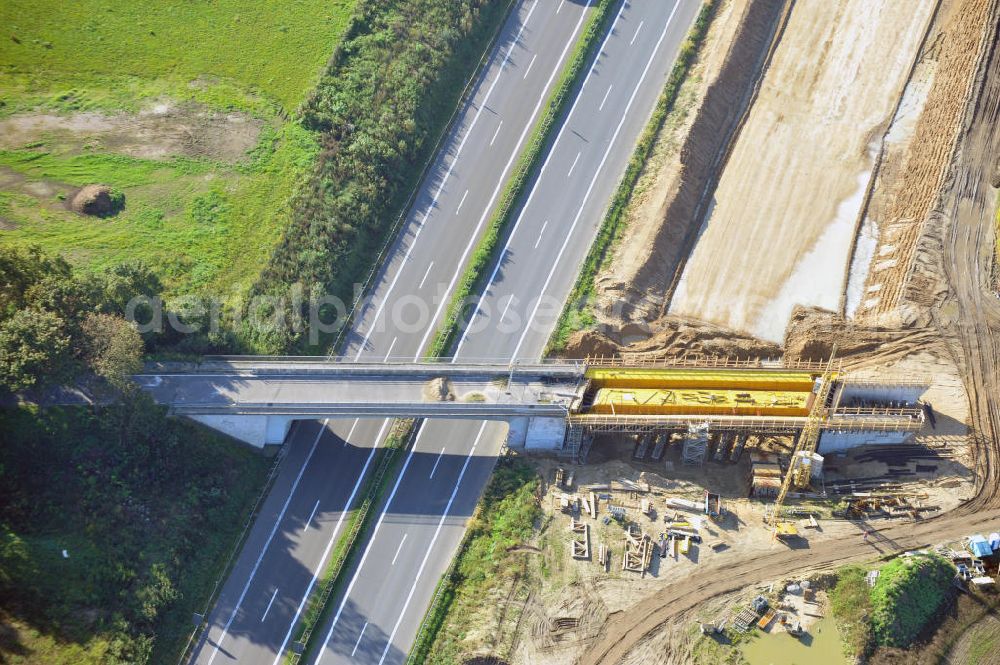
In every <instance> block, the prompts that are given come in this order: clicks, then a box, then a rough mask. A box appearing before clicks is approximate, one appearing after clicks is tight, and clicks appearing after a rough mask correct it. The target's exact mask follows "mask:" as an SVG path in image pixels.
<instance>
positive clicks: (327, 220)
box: [246, 0, 510, 351]
mask: <svg viewBox="0 0 1000 665" xmlns="http://www.w3.org/2000/svg"><path fill="white" fill-rule="evenodd" d="M509 6H510V0H385V1H383V2H372V3H367V4H365V5H362V6H361V7H359V15H358V17H357V18H356V20H355V22H354V23H353V25H352V27H351V29H350V30H349V31H348V33H347V35H346V36H345V39H344V42H343V44H342V47H341V48H340V49H339V50H338V51H337V54H336V56H335V57H334V58H333V60H332V61H331V63H330V65H329V67H328V68H327V71H326V73H325V74H324V75H323V77H322V79H321V81H320V83H319V86H318V87H317V88H316V90H315V91H314V93H313V94H312V96H311V98H310V99H309V101H308V103H307V104H306V105H305V108H304V112H303V124H304V125H305V126H306V127H307V128H309V129H310V130H313V131H315V132H318V133H319V136H320V137H321V144H322V147H321V150H320V153H319V156H318V158H317V164H316V168H315V170H314V172H313V174H312V176H311V177H310V178H309V181H308V184H307V185H306V186H305V187H303V189H302V190H301V191H300V193H299V194H298V196H297V197H296V198H295V202H294V207H293V214H292V221H291V225H290V226H289V228H288V230H287V232H286V233H285V236H284V238H283V239H282V240H281V242H280V244H279V245H278V247H277V249H276V251H275V252H274V255H273V256H272V258H271V260H270V262H269V264H268V265H267V267H266V268H265V269H264V271H263V273H262V274H261V277H260V279H259V280H258V281H257V283H256V285H255V286H254V288H253V293H254V294H274V295H278V296H287V293H288V287H289V285H291V284H293V283H302V284H306V285H308V288H310V289H311V288H313V287H319V288H325V289H326V290H327V292H329V293H332V294H333V295H336V296H338V297H340V298H341V299H342V300H343V301H344V302H347V303H349V302H352V300H353V295H354V284H355V283H356V282H363V281H364V280H365V278H366V276H367V274H368V272H369V271H370V269H371V266H372V264H373V262H374V261H375V260H376V257H377V256H378V254H379V251H380V250H381V248H382V247H383V245H384V243H385V241H386V239H387V237H388V236H389V235H390V234H391V233H392V232H393V231H394V229H395V222H396V220H397V219H398V217H399V214H400V213H401V212H402V210H403V208H404V206H405V205H406V203H407V201H408V198H409V194H410V192H411V191H412V189H413V187H414V186H415V185H416V184H417V181H418V179H419V176H420V175H421V172H422V167H423V165H424V164H425V162H426V161H427V159H428V158H429V157H430V156H431V151H432V149H433V147H434V144H435V142H436V140H437V138H438V136H440V134H441V132H442V131H443V130H444V128H445V125H446V123H447V120H448V118H449V117H450V116H451V113H452V111H453V109H454V106H455V104H456V103H457V101H458V100H459V98H460V96H461V93H462V91H463V89H464V86H465V84H466V82H467V80H468V79H469V77H470V76H471V74H472V73H473V72H474V70H475V67H476V65H477V63H478V61H479V59H480V57H481V54H482V52H483V50H484V49H485V47H486V46H487V45H488V44H489V42H490V40H491V38H492V36H493V34H494V32H495V30H496V29H497V27H498V26H499V24H500V22H501V20H502V19H503V17H504V16H505V15H506V11H507V8H508V7H509ZM285 306H286V307H289V308H291V307H293V305H291V304H290V303H286V305H285ZM293 318H294V317H291V316H290V317H288V318H287V319H286V320H293ZM246 336H247V339H248V340H249V344H250V346H252V347H254V348H258V349H261V350H266V351H279V350H285V349H290V348H295V347H298V348H303V346H304V344H305V341H304V340H303V339H301V338H300V337H299V336H298V335H297V334H296V332H294V331H291V330H282V331H274V330H253V329H248V330H246Z"/></svg>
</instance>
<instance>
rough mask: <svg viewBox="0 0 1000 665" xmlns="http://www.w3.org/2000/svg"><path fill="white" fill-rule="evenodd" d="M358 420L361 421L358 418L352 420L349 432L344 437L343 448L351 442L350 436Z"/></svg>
mask: <svg viewBox="0 0 1000 665" xmlns="http://www.w3.org/2000/svg"><path fill="white" fill-rule="evenodd" d="M359 420H361V419H360V418H355V419H354V424H353V425H351V431H350V432H348V433H347V436H345V437H344V445H343V447H344V448H346V447H347V444H349V443H350V442H351V436H353V435H354V428H355V427H357V426H358V421H359Z"/></svg>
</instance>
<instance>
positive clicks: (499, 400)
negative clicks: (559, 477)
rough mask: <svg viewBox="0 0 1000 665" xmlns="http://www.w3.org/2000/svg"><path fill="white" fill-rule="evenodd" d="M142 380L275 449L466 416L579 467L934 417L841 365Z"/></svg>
mask: <svg viewBox="0 0 1000 665" xmlns="http://www.w3.org/2000/svg"><path fill="white" fill-rule="evenodd" d="M140 380H141V383H142V384H143V385H144V386H145V388H146V389H147V390H148V391H150V392H151V393H152V395H153V397H154V398H155V399H156V400H157V401H159V402H160V403H162V404H166V405H169V406H170V408H171V410H172V412H173V413H174V414H176V415H180V416H188V417H191V418H194V419H195V420H198V421H200V422H202V423H204V424H206V425H208V426H210V427H214V428H216V429H219V430H221V431H224V432H226V433H228V434H230V435H232V436H234V437H237V438H240V439H242V440H244V441H247V442H248V443H252V444H254V445H265V444H270V443H280V442H281V441H282V440H283V438H284V436H285V433H286V432H287V430H288V428H289V427H290V424H291V423H292V422H293V421H295V420H301V419H314V418H337V417H387V416H388V417H400V418H449V419H454V418H466V419H469V418H471V419H485V420H503V421H507V422H508V423H509V425H510V430H509V434H508V442H507V444H508V447H510V448H513V449H524V450H526V451H532V452H548V453H551V454H556V455H559V456H564V457H567V458H570V459H572V460H577V461H579V460H582V459H584V458H585V457H586V454H587V451H588V449H589V442H590V441H591V440H592V437H593V435H594V434H596V433H614V432H631V433H635V434H636V435H637V436H638V437H639V438H643V437H654V438H655V437H656V436H658V435H668V434H670V433H680V434H681V435H682V438H683V439H684V442H685V443H684V445H685V455H684V459H685V461H686V462H690V463H697V462H699V461H701V460H703V459H704V456H705V455H706V454H708V453H709V448H710V447H712V446H714V447H715V448H716V454H721V453H723V452H724V451H721V450H718V448H719V447H720V446H724V447H726V448H730V447H738V446H740V443H741V439H743V438H745V436H746V435H748V434H761V433H769V434H770V433H792V434H794V433H796V432H801V431H803V430H804V429H806V428H807V426H808V425H809V423H814V426H815V428H816V430H817V433H816V437H817V444H814V445H813V446H812V448H814V449H815V448H816V447H817V446H818V447H819V449H820V452H822V451H823V449H824V448H830V449H837V448H844V447H849V446H850V445H851V444H852V440H854V439H861V438H871V437H872V436H878V437H881V440H883V441H889V440H891V441H899V442H901V441H902V440H903V439H905V437H906V436H907V435H908V433H910V432H913V431H916V430H918V429H919V428H920V427H921V426H922V423H923V421H924V418H925V417H927V415H928V414H929V408H928V407H927V405H924V404H921V403H919V401H918V399H919V396H920V394H921V393H922V392H923V390H924V389H925V387H926V386H924V385H922V384H920V383H918V382H913V383H901V382H899V381H898V380H893V381H892V382H891V383H890V382H887V383H885V384H882V383H879V382H877V381H872V380H871V379H870V378H869V379H866V380H864V381H860V380H859V381H852V379H851V377H850V375H849V374H848V373H846V372H844V371H843V370H842V369H841V367H840V366H839V365H838V364H836V363H835V362H833V361H829V362H803V361H796V362H788V363H786V362H782V361H780V360H775V361H766V360H764V361H762V360H744V359H735V358H705V357H699V358H682V359H670V360H641V361H638V360H636V361H630V360H629V359H628V358H624V359H621V358H616V359H613V360H609V359H604V358H588V359H584V360H579V361H553V362H545V363H531V364H522V363H514V364H499V363H490V362H481V363H469V362H464V363H449V362H440V361H437V362H420V363H414V362H385V363H355V362H346V361H339V360H336V359H327V358H278V357H215V358H208V359H206V360H205V361H203V362H202V363H199V364H197V365H180V364H165V365H161V366H157V367H152V368H150V369H149V370H148V371H147V373H146V374H144V375H142V376H141V377H140ZM886 437H888V438H886ZM664 440H669V437H668V438H667V439H664ZM651 441H652V443H651V445H656V443H655V441H654V440H653V439H651ZM827 444H828V445H827Z"/></svg>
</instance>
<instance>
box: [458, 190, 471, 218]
mask: <svg viewBox="0 0 1000 665" xmlns="http://www.w3.org/2000/svg"><path fill="white" fill-rule="evenodd" d="M468 195H469V190H465V194H462V200H461V201H459V202H458V207H457V208H455V214H456V215H457V214H458V212H459V211H460V210H461V209H462V205H463V204H464V203H465V197H466V196H468Z"/></svg>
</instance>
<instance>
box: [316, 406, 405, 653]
mask: <svg viewBox="0 0 1000 665" xmlns="http://www.w3.org/2000/svg"><path fill="white" fill-rule="evenodd" d="M422 424H423V421H421V425H418V427H420V429H419V431H418V432H417V437H416V439H415V440H414V441H413V447H412V448H410V454H408V455H407V456H406V461H405V462H403V468H402V469H400V471H399V475H398V476H396V482H395V484H393V486H392V491H391V492H389V499H388V500H387V501H386V502H385V507H384V508H383V509H382V512H381V513H380V514H379V516H378V521H377V522H376V523H375V528H374V529H373V530H372V535H371V536H370V537H369V538H368V544H367V545H365V551H364V553H363V554H362V555H361V562H360V563H359V564H358V567H357V568H356V569H355V571H354V577H352V578H351V583H350V584H348V585H347V591H346V592H344V595H343V597H342V598H341V600H340V605H339V606H337V613H336V614H335V615H333V621H332V622H331V623H330V630H328V631H327V633H326V638H325V639H324V640H323V646H322V648H321V649H320V652H319V656H317V658H316V661H315V665H319V662H320V661H321V660H323V654H325V653H326V649H327V646H328V645H329V644H330V638H331V637H333V631H334V630H336V629H337V623H338V622H339V621H340V615H341V614H343V613H344V607H345V606H346V605H347V601H348V600H350V598H351V592H352V591H353V590H354V585H355V584H357V582H358V579H360V577H361V571H362V570H363V569H364V567H365V561H367V560H368V555H369V554H371V552H372V547H374V545H375V541H376V537H377V536H378V532H379V531H380V530H381V528H382V524H383V523H385V516H386V515H387V514H388V512H389V506H391V505H392V500H393V499H395V498H396V492H398V491H399V485H400V484H401V483H402V482H403V478H404V477H405V476H406V470H407V469H408V468H410V462H412V461H413V455H414V454H415V453H416V452H417V447H418V444H419V443H420V437H421V436H422V435H423V433H424V428H423V426H422Z"/></svg>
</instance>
